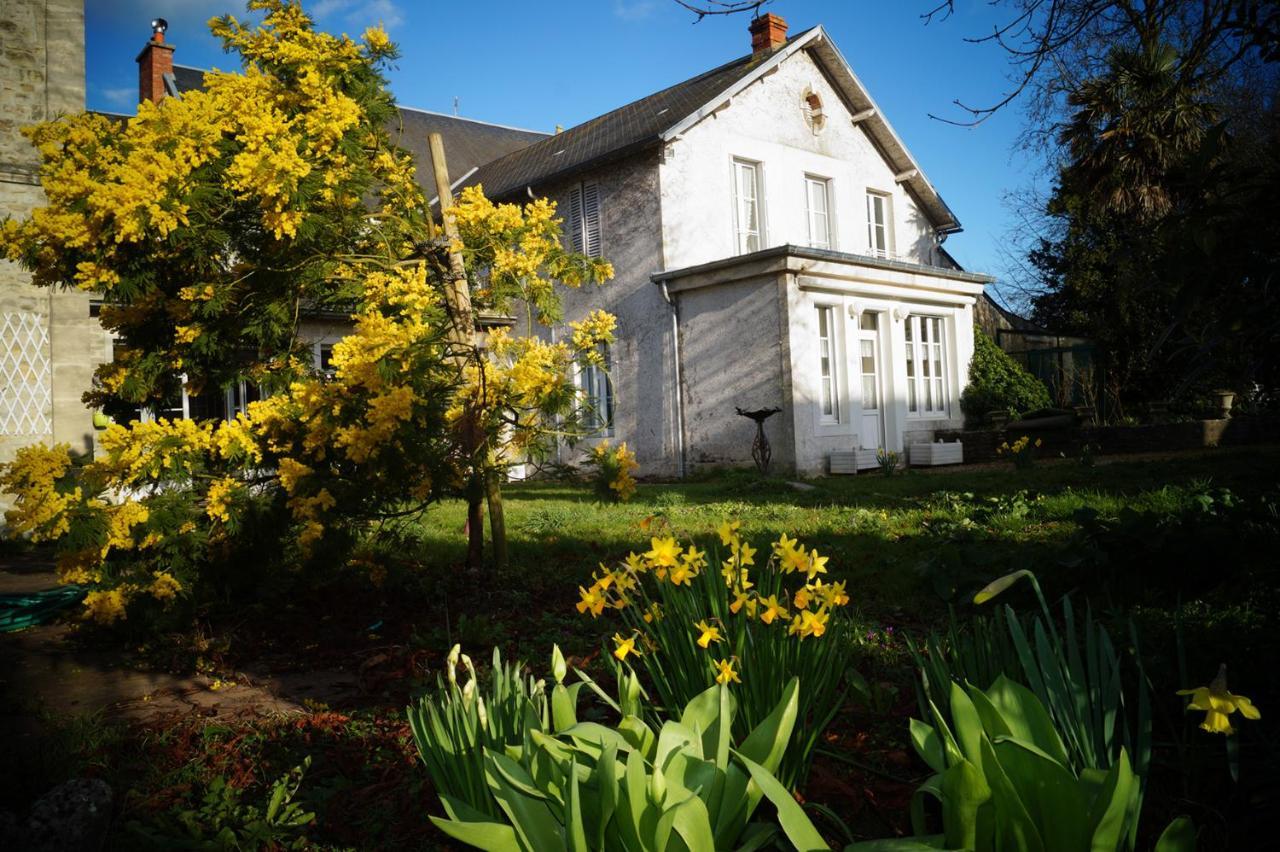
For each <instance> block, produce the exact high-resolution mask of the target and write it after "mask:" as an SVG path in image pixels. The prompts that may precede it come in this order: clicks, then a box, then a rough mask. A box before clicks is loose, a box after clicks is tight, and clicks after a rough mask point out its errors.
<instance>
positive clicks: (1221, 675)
mask: <svg viewBox="0 0 1280 852" xmlns="http://www.w3.org/2000/svg"><path fill="white" fill-rule="evenodd" d="M1178 694H1179V695H1190V696H1191V703H1190V704H1188V705H1187V709H1188V710H1203V711H1204V721H1203V722H1201V723H1200V727H1201V728H1202V729H1203V730H1206V731H1208V732H1209V733H1211V734H1226V735H1227V736H1231V735H1232V734H1233V733H1235V728H1233V727H1231V719H1230V716H1231V714H1232V713H1234V712H1236V711H1237V710H1239V711H1240V715H1241V716H1243V717H1245V718H1246V719H1260V718H1262V714H1261V713H1260V712H1258V708H1257V707H1254V706H1253V702H1252V701H1250V700H1249V699H1248V698H1245V697H1244V696H1243V695H1232V694H1231V693H1230V692H1228V691H1227V667H1226V665H1225V664H1224V665H1222V666H1221V667H1219V669H1218V675H1217V677H1215V678H1214V679H1213V682H1212V683H1210V684H1209V685H1208V686H1201V687H1197V688H1196V689H1179V690H1178Z"/></svg>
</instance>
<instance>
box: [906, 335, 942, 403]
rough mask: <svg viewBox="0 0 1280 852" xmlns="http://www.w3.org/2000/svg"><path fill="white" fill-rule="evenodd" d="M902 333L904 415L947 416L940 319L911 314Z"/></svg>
mask: <svg viewBox="0 0 1280 852" xmlns="http://www.w3.org/2000/svg"><path fill="white" fill-rule="evenodd" d="M904 325H905V329H904V334H905V337H906V356H907V414H908V415H916V416H920V417H942V416H946V413H947V389H946V384H947V382H946V375H947V373H946V354H945V353H946V349H945V347H944V345H943V322H942V317H931V316H922V315H918V314H913V315H911V316H909V317H907V319H906V321H905V323H904Z"/></svg>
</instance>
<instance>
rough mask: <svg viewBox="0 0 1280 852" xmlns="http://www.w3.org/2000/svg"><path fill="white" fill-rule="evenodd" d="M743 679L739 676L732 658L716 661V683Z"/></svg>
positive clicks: (735, 681)
mask: <svg viewBox="0 0 1280 852" xmlns="http://www.w3.org/2000/svg"><path fill="white" fill-rule="evenodd" d="M741 682H742V679H741V678H740V677H738V673H737V671H735V670H734V668H733V661H732V660H717V661H716V683H741Z"/></svg>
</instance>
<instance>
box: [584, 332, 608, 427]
mask: <svg viewBox="0 0 1280 852" xmlns="http://www.w3.org/2000/svg"><path fill="white" fill-rule="evenodd" d="M600 354H601V356H602V363H600V364H593V363H590V362H584V363H582V364H580V365H579V367H578V388H579V390H581V392H582V406H583V409H584V415H583V425H585V426H586V428H587V429H589V430H591V432H593V433H594V434H597V435H604V436H608V435H612V434H613V380H612V379H610V378H609V370H610V366H611V364H612V361H611V360H610V352H609V346H608V344H601V346H600Z"/></svg>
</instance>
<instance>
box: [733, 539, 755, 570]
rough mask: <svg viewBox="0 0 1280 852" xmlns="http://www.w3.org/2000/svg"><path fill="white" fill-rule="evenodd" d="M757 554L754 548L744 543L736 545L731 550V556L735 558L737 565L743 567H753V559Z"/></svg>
mask: <svg viewBox="0 0 1280 852" xmlns="http://www.w3.org/2000/svg"><path fill="white" fill-rule="evenodd" d="M758 552H759V551H757V550H756V548H754V547H752V546H751V545H749V544H747V543H746V542H745V541H744V542H740V543H738V544H736V545H735V546H734V548H733V555H734V556H735V557H736V558H737V560H738V564H739V565H743V566H746V565H755V564H756V559H755V557H756V553H758Z"/></svg>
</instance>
